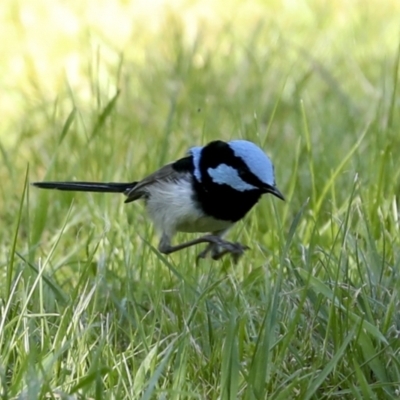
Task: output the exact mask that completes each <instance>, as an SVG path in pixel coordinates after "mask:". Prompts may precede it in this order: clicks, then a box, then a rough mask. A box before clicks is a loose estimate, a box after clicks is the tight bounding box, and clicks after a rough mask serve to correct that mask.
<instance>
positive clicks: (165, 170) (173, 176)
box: [125, 163, 182, 203]
mask: <svg viewBox="0 0 400 400" xmlns="http://www.w3.org/2000/svg"><path fill="white" fill-rule="evenodd" d="M180 176H182V173H179V172H178V171H176V170H175V169H174V168H172V163H171V164H167V165H165V166H164V167H162V168H160V169H159V170H157V171H155V172H153V173H152V174H150V175H149V176H146V178H144V179H142V180H141V181H140V182H138V183H137V184H136V186H135V187H134V188H133V189H131V190H129V191H128V192H126V193H125V195H126V197H127V199H126V200H125V203H130V202H132V201H135V200H138V199H141V198H144V197H146V196H147V195H148V190H147V189H148V186H150V185H152V184H154V183H156V182H159V181H166V180H177V179H179V177H180Z"/></svg>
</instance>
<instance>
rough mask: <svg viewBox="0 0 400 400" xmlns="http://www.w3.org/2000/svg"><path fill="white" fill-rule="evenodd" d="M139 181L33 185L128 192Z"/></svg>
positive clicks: (78, 190)
mask: <svg viewBox="0 0 400 400" xmlns="http://www.w3.org/2000/svg"><path fill="white" fill-rule="evenodd" d="M136 184H137V182H130V183H114V182H104V183H103V182H77V181H72V182H33V183H32V185H33V186H36V187H38V188H41V189H56V190H66V191H75V192H103V193H128V192H129V191H130V190H131V189H133V188H134V187H135V186H136Z"/></svg>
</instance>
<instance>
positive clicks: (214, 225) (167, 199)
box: [33, 140, 284, 260]
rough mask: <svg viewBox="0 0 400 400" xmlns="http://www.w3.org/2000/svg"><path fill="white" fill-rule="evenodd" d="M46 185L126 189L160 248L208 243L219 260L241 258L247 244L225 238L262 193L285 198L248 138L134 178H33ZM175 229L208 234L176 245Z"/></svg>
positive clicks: (217, 145)
mask: <svg viewBox="0 0 400 400" xmlns="http://www.w3.org/2000/svg"><path fill="white" fill-rule="evenodd" d="M33 185H34V186H37V187H39V188H43V189H58V190H69V191H82V192H109V193H123V194H124V195H125V196H126V197H127V198H126V200H125V203H130V202H132V201H136V200H139V199H143V200H144V201H145V204H146V209H147V212H148V214H149V216H150V219H151V220H152V221H153V222H154V224H155V226H156V228H157V230H158V231H159V232H160V235H161V239H160V242H159V245H158V249H159V251H160V252H161V253H164V254H170V253H173V252H175V251H178V250H182V249H184V248H187V247H190V246H193V245H196V244H199V243H207V247H206V248H205V249H204V250H203V251H202V252H201V253H200V254H199V255H198V257H199V258H204V257H206V256H207V255H208V254H211V257H212V258H213V259H219V258H221V257H222V256H223V255H224V254H227V253H230V254H232V256H233V258H234V259H235V260H237V259H238V258H239V257H240V256H241V255H242V254H243V252H244V251H245V250H246V249H247V248H248V247H247V246H244V245H242V244H240V243H233V242H229V241H227V240H225V239H224V238H223V237H224V235H225V233H226V232H227V231H228V230H229V229H230V228H231V227H232V226H233V225H234V224H235V223H236V222H237V221H239V220H240V219H242V218H243V217H244V216H245V215H246V213H247V212H248V211H250V209H251V208H252V207H253V206H254V205H255V204H256V203H257V202H258V200H259V199H260V197H261V196H262V195H263V194H267V193H270V194H272V195H274V196H276V197H278V198H280V199H282V200H284V197H283V195H282V193H281V192H280V191H279V190H278V188H277V187H276V184H275V175H274V167H273V165H272V162H271V160H270V159H269V158H268V156H267V155H266V154H265V153H264V152H263V151H262V150H261V149H260V148H259V147H258V146H256V145H255V144H254V143H252V142H249V141H247V140H232V141H230V142H223V141H221V140H216V141H213V142H210V143H208V144H207V145H205V146H203V147H193V148H192V149H190V150H189V152H188V154H187V156H186V157H184V158H181V159H179V160H178V161H175V162H172V163H170V164H167V165H165V166H164V167H162V168H160V169H159V170H158V171H156V172H154V173H152V174H151V175H149V176H147V177H146V178H144V179H143V180H141V181H137V182H131V183H113V182H110V183H97V182H78V181H76V182H75V181H72V182H35V183H33ZM176 232H190V233H196V232H201V233H207V234H206V235H204V236H201V237H199V238H197V239H194V240H191V241H188V242H185V243H181V244H178V245H175V246H173V245H172V244H171V240H172V237H173V236H174V235H175V233H176Z"/></svg>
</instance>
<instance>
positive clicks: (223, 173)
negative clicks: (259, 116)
mask: <svg viewBox="0 0 400 400" xmlns="http://www.w3.org/2000/svg"><path fill="white" fill-rule="evenodd" d="M190 154H191V155H192V157H193V163H194V176H195V179H196V180H197V181H198V182H199V183H201V184H204V185H227V186H229V187H231V188H232V189H234V190H236V191H238V192H247V191H248V192H250V191H252V192H255V191H256V192H258V193H261V194H264V193H271V194H273V195H274V196H276V197H278V198H280V199H281V200H284V197H283V195H282V193H281V192H280V191H279V190H278V188H277V187H276V184H275V174H274V166H273V165H272V162H271V160H270V159H269V157H268V156H267V155H266V154H265V153H264V152H263V151H262V150H261V149H260V148H259V147H258V146H256V145H255V144H254V143H252V142H249V141H247V140H232V141H230V142H223V141H221V140H216V141H213V142H211V143H209V144H207V145H206V146H204V147H193V148H192V149H191V150H190Z"/></svg>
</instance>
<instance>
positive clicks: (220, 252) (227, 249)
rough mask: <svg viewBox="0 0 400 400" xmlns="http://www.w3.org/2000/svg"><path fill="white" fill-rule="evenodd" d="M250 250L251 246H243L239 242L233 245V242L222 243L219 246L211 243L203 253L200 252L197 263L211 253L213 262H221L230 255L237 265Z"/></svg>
mask: <svg viewBox="0 0 400 400" xmlns="http://www.w3.org/2000/svg"><path fill="white" fill-rule="evenodd" d="M220 248H222V249H220ZM248 249H250V247H249V246H246V245H243V244H241V243H238V242H236V243H233V242H226V241H220V242H219V243H218V244H216V243H210V244H209V245H207V247H206V248H205V249H204V250H203V251H202V252H200V253H199V254H198V255H197V257H196V262H198V261H199V259H200V258H205V257H206V256H207V255H208V253H210V252H211V258H212V259H213V260H220V259H221V258H222V257H223V256H224V255H225V254H228V253H230V254H231V256H232V259H233V262H234V263H235V264H236V263H237V262H238V260H239V258H240V257H241V256H242V255H243V254H244V252H245V251H246V250H248Z"/></svg>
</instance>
